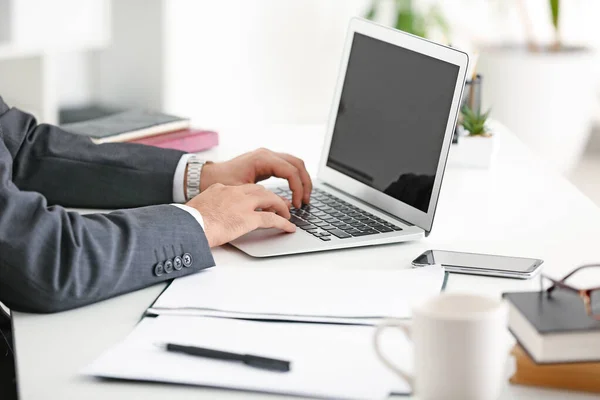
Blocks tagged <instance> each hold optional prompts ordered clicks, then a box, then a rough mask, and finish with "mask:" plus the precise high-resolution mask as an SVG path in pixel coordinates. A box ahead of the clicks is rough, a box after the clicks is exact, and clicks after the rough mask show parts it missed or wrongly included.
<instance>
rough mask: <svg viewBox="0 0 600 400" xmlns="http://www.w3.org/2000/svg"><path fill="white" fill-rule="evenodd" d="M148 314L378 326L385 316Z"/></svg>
mask: <svg viewBox="0 0 600 400" xmlns="http://www.w3.org/2000/svg"><path fill="white" fill-rule="evenodd" d="M146 315H150V316H157V315H173V316H180V317H184V316H186V317H213V318H233V319H250V320H258V321H281V322H310V323H318V324H342V325H366V326H376V325H379V324H380V323H381V322H383V320H384V319H383V318H341V317H340V318H338V317H313V316H310V315H309V316H304V315H280V314H264V313H243V312H232V311H218V310H204V309H195V308H178V309H171V308H169V309H165V308H149V309H148V310H146Z"/></svg>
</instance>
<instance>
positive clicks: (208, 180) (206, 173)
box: [200, 161, 216, 193]
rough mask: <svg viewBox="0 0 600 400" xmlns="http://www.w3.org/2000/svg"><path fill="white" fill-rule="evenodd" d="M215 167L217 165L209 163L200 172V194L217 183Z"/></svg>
mask: <svg viewBox="0 0 600 400" xmlns="http://www.w3.org/2000/svg"><path fill="white" fill-rule="evenodd" d="M215 166H216V164H215V163H213V162H211V161H207V162H206V163H205V164H204V166H203V167H202V171H201V172H200V193H202V192H203V191H205V190H206V189H208V187H209V186H210V185H212V184H213V183H215V180H214V179H213V175H214V174H213V172H214V169H215Z"/></svg>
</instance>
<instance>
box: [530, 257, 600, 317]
mask: <svg viewBox="0 0 600 400" xmlns="http://www.w3.org/2000/svg"><path fill="white" fill-rule="evenodd" d="M591 268H598V272H600V264H587V265H582V266H581V267H578V268H575V269H574V270H573V271H571V272H570V273H569V274H567V275H566V276H565V277H564V278H562V279H561V280H555V279H553V278H551V277H549V276H548V275H544V274H542V275H541V276H540V286H541V291H546V293H548V296H552V293H553V292H554V291H555V290H557V289H565V290H568V291H570V292H572V293H576V294H577V295H579V297H581V299H582V300H583V305H584V306H585V311H586V312H587V314H588V315H589V316H590V317H592V318H594V319H595V320H598V321H600V286H598V287H594V288H590V289H578V288H576V287H573V286H571V285H569V284H568V283H567V282H566V281H567V280H568V279H569V278H573V276H575V274H577V273H579V272H581V271H584V270H589V269H591Z"/></svg>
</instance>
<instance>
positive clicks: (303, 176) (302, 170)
mask: <svg viewBox="0 0 600 400" xmlns="http://www.w3.org/2000/svg"><path fill="white" fill-rule="evenodd" d="M277 155H279V157H281V158H283V159H284V160H286V161H287V162H289V163H290V164H292V165H293V166H294V167H296V168H297V169H298V172H299V174H300V180H301V181H302V186H303V187H304V195H303V198H302V200H303V201H304V203H305V204H308V203H309V202H310V194H311V193H312V189H313V184H312V179H310V175H309V174H308V171H307V170H306V166H305V165H304V161H302V160H301V159H299V158H298V157H294V156H292V155H290V154H286V153H277Z"/></svg>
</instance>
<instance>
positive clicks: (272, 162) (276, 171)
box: [266, 154, 304, 208]
mask: <svg viewBox="0 0 600 400" xmlns="http://www.w3.org/2000/svg"><path fill="white" fill-rule="evenodd" d="M266 162H267V163H268V167H269V169H270V174H271V175H273V176H276V177H278V178H283V179H286V180H287V181H288V185H289V186H290V189H291V190H292V204H293V205H294V206H295V207H297V208H300V207H302V198H303V196H304V187H303V185H302V180H301V179H300V172H299V171H298V168H296V167H295V166H294V165H293V164H290V163H289V162H287V161H286V160H284V159H283V158H281V157H279V156H277V155H276V154H273V156H272V157H269V159H268V160H267V161H266Z"/></svg>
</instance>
